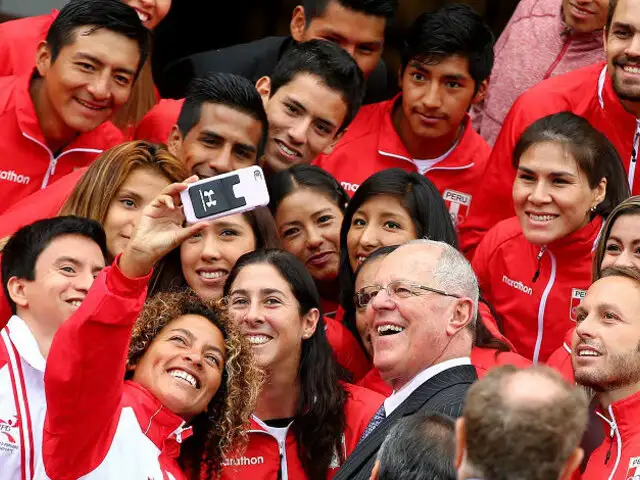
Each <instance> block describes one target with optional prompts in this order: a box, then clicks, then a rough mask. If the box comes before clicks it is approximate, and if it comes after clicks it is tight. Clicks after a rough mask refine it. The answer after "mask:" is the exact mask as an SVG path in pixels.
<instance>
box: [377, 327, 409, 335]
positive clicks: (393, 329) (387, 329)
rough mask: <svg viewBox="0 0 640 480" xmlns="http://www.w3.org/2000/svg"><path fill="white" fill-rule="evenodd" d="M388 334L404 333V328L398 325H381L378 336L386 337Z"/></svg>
mask: <svg viewBox="0 0 640 480" xmlns="http://www.w3.org/2000/svg"><path fill="white" fill-rule="evenodd" d="M388 332H394V333H400V332H404V328H403V327H399V326H397V325H381V326H379V327H378V335H385V334H386V333H388Z"/></svg>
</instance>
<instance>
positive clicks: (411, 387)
mask: <svg viewBox="0 0 640 480" xmlns="http://www.w3.org/2000/svg"><path fill="white" fill-rule="evenodd" d="M461 365H471V358H470V357H458V358H452V359H451V360H445V361H444V362H440V363H436V364H435V365H432V366H431V367H428V368H425V369H424V370H422V371H421V372H420V373H418V374H417V375H416V376H415V377H413V378H412V379H411V381H410V382H409V383H407V384H406V385H404V386H403V387H402V388H400V390H398V391H395V390H394V391H393V393H392V394H391V395H390V396H389V397H388V398H387V399H386V400H385V401H384V411H385V414H386V416H387V417H389V415H391V413H392V412H393V411H394V410H395V409H396V408H398V407H399V406H400V404H401V403H402V402H404V401H405V400H406V399H407V398H409V395H411V394H412V393H413V392H415V391H416V390H417V389H418V387H419V386H420V385H422V384H423V383H425V382H426V381H427V380H429V379H431V378H433V377H435V376H436V375H438V374H439V373H442V372H444V371H445V370H448V369H450V368H453V367H459V366H461Z"/></svg>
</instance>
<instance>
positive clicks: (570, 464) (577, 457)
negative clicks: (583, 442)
mask: <svg viewBox="0 0 640 480" xmlns="http://www.w3.org/2000/svg"><path fill="white" fill-rule="evenodd" d="M583 458H584V450H582V449H581V448H580V447H578V448H576V449H575V450H574V451H573V453H572V454H571V455H569V458H568V460H567V463H565V465H564V468H563V469H562V474H561V475H560V480H570V479H571V478H572V477H573V472H575V471H576V469H577V468H579V467H580V463H581V462H582V459H583Z"/></svg>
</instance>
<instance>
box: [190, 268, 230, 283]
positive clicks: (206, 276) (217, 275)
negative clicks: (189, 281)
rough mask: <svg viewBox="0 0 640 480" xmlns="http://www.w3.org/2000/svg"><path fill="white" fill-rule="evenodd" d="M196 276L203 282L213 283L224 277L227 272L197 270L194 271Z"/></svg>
mask: <svg viewBox="0 0 640 480" xmlns="http://www.w3.org/2000/svg"><path fill="white" fill-rule="evenodd" d="M196 273H197V274H198V276H199V277H200V278H201V279H203V280H205V281H215V280H219V279H221V278H224V277H226V276H227V275H228V274H229V272H227V271H226V270H214V271H206V270H198V271H196Z"/></svg>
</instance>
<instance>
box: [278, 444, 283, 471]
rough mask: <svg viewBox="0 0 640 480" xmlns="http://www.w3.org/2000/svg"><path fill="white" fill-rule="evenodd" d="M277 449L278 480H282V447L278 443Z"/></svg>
mask: <svg viewBox="0 0 640 480" xmlns="http://www.w3.org/2000/svg"><path fill="white" fill-rule="evenodd" d="M278 449H279V450H280V461H279V462H278V480H282V458H283V457H284V454H283V449H284V446H283V445H282V444H281V443H280V442H278Z"/></svg>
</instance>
